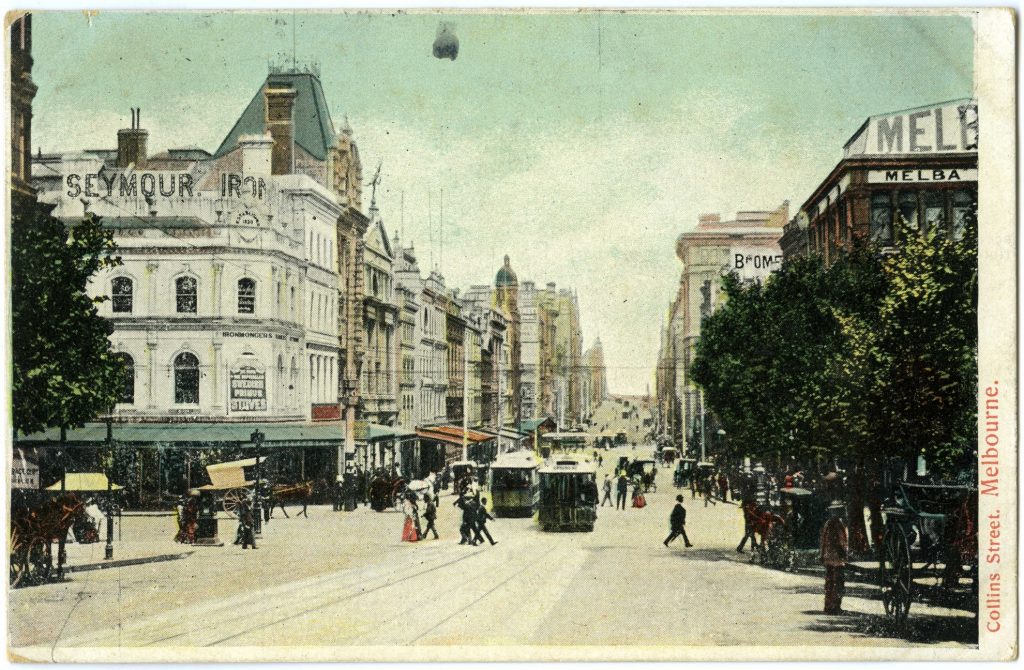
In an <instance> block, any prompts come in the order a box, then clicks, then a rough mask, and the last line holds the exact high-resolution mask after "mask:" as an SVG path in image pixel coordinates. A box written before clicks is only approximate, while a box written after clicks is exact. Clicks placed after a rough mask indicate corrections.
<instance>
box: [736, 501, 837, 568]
mask: <svg viewBox="0 0 1024 670" xmlns="http://www.w3.org/2000/svg"><path fill="white" fill-rule="evenodd" d="M754 514H755V515H757V516H756V518H754V519H751V521H752V525H753V527H754V532H755V534H758V535H761V539H762V541H761V544H760V546H759V547H758V550H757V552H756V556H757V558H758V559H759V560H760V561H761V564H762V565H766V566H768V567H772V568H780V569H787V570H795V569H797V568H798V567H801V566H804V565H807V564H809V563H811V562H812V561H813V558H814V556H815V555H816V554H817V552H818V551H819V549H820V540H821V529H822V526H824V525H825V521H826V520H827V518H828V500H826V499H825V498H824V497H823V496H821V495H820V494H819V493H816V492H814V491H810V490H808V489H803V488H788V489H781V490H780V491H779V504H778V505H777V506H772V507H768V506H758V507H757V508H756V511H755V512H754ZM753 558H754V557H753V555H752V556H751V560H753Z"/></svg>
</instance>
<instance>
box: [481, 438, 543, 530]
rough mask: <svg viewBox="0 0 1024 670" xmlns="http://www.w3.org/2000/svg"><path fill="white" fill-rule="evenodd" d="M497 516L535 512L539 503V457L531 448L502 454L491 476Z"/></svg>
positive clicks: (490, 483)
mask: <svg viewBox="0 0 1024 670" xmlns="http://www.w3.org/2000/svg"><path fill="white" fill-rule="evenodd" d="M487 488H488V489H489V490H490V492H491V505H492V510H493V512H494V516H496V517H517V516H518V517H528V516H533V510H534V507H536V505H537V496H538V486H537V460H536V459H535V458H534V456H533V453H532V452H529V451H517V452H512V453H508V454H502V455H501V456H499V457H498V458H497V459H496V460H495V461H494V462H493V463H491V469H490V472H489V473H488V476H487Z"/></svg>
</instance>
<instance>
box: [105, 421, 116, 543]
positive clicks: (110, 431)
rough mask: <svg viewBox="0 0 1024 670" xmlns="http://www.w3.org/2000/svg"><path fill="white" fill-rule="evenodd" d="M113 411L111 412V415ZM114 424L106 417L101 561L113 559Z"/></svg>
mask: <svg viewBox="0 0 1024 670" xmlns="http://www.w3.org/2000/svg"><path fill="white" fill-rule="evenodd" d="M112 412H113V410H111V413H112ZM113 492H114V422H113V419H112V418H111V416H110V415H109V414H108V415H107V545H106V546H105V547H104V548H103V560H105V561H109V560H112V559H113V558H114V496H113Z"/></svg>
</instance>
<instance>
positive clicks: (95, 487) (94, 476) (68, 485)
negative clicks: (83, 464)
mask: <svg viewBox="0 0 1024 670" xmlns="http://www.w3.org/2000/svg"><path fill="white" fill-rule="evenodd" d="M122 488H123V487H122V486H120V485H119V484H111V485H110V490H112V491H120V490H121V489H122ZM46 490H47V491H60V481H59V480H58V481H57V483H56V484H54V485H53V486H47V487H46ZM64 490H65V491H106V490H107V476H106V475H105V474H103V473H102V472H69V473H67V474H66V475H64Z"/></svg>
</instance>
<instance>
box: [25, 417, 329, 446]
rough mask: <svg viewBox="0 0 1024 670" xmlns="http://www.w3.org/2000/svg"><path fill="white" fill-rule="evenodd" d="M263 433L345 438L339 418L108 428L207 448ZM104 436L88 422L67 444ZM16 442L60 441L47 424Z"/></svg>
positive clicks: (267, 436) (299, 442) (132, 437)
mask: <svg viewBox="0 0 1024 670" xmlns="http://www.w3.org/2000/svg"><path fill="white" fill-rule="evenodd" d="M256 430H259V431H260V432H261V433H263V436H264V437H263V447H264V448H270V449H273V448H277V447H325V446H337V445H339V444H342V443H344V441H345V424H344V422H340V421H318V422H316V423H305V422H298V421H292V422H281V423H274V422H268V423H224V422H221V423H212V422H211V423H206V422H189V423H171V422H152V423H149V422H146V423H141V422H134V423H132V422H116V421H115V422H114V424H113V427H112V428H111V433H112V435H113V439H114V442H116V443H118V444H121V445H129V446H134V447H143V448H145V447H149V448H156V447H164V446H167V447H181V448H187V447H192V448H210V447H238V446H246V445H249V444H252V438H251V436H252V434H253V432H254V431H256ZM106 440H107V426H106V424H105V423H103V422H98V421H97V422H91V423H87V424H85V425H84V426H83V427H81V428H69V429H68V431H67V441H66V443H67V446H69V447H97V446H102V445H103V444H105V443H106ZM15 442H17V443H18V444H21V445H25V446H39V447H45V446H56V445H58V444H60V429H59V428H50V429H48V430H45V431H41V432H39V433H33V434H32V435H23V436H18V437H17V438H16V439H15Z"/></svg>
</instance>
